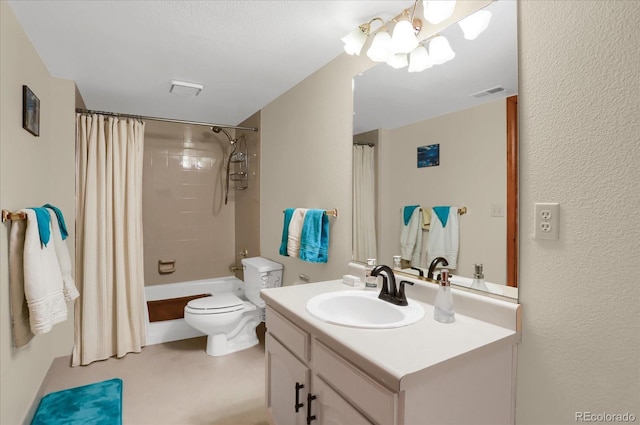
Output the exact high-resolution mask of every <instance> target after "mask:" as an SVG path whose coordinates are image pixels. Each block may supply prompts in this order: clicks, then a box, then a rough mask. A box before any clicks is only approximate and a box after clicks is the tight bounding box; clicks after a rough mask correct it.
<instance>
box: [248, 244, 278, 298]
mask: <svg viewBox="0 0 640 425" xmlns="http://www.w3.org/2000/svg"><path fill="white" fill-rule="evenodd" d="M242 265H243V266H244V295H245V297H247V299H248V300H249V301H251V302H252V303H253V304H255V305H257V306H258V307H260V308H264V307H265V302H264V300H263V299H262V298H260V290H261V289H263V288H276V287H279V286H282V264H280V263H276V262H275V261H271V260H268V259H266V258H262V257H252V258H244V259H242Z"/></svg>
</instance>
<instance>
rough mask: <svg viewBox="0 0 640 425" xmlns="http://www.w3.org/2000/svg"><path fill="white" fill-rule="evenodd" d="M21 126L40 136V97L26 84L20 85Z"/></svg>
mask: <svg viewBox="0 0 640 425" xmlns="http://www.w3.org/2000/svg"><path fill="white" fill-rule="evenodd" d="M22 128H24V129H25V130H27V131H28V132H29V133H31V134H33V135H34V136H40V99H38V97H37V96H36V95H35V94H33V92H32V91H31V89H30V88H29V87H27V86H22Z"/></svg>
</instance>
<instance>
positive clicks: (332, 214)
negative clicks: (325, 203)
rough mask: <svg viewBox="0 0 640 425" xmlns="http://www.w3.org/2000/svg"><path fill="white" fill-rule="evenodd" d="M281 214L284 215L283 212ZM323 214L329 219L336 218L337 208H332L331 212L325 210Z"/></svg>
mask: <svg viewBox="0 0 640 425" xmlns="http://www.w3.org/2000/svg"><path fill="white" fill-rule="evenodd" d="M282 212H283V213H284V210H283V211H282ZM324 213H325V214H326V215H330V216H331V217H336V218H338V209H337V208H334V209H332V210H325V211H324Z"/></svg>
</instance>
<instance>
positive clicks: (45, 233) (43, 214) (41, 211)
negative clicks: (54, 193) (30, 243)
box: [29, 207, 51, 246]
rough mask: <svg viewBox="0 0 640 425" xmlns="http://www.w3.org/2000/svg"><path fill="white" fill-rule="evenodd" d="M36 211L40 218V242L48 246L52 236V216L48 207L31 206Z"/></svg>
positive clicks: (37, 216)
mask: <svg viewBox="0 0 640 425" xmlns="http://www.w3.org/2000/svg"><path fill="white" fill-rule="evenodd" d="M29 209H30V210H33V211H35V213H36V218H37V219H38V232H39V233H40V243H41V244H42V245H44V246H47V244H48V243H49V239H50V238H51V227H49V226H50V224H51V216H50V215H49V211H48V210H47V209H46V208H38V207H34V208H29Z"/></svg>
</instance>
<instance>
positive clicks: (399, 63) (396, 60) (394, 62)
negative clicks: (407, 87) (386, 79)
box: [387, 53, 409, 69]
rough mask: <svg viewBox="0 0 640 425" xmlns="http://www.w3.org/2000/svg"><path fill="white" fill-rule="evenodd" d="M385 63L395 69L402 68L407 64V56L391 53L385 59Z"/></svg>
mask: <svg viewBox="0 0 640 425" xmlns="http://www.w3.org/2000/svg"><path fill="white" fill-rule="evenodd" d="M387 65H389V66H390V67H392V68H395V69H400V68H404V67H405V66H407V65H409V59H408V58H407V54H406V53H396V54H395V55H392V56H391V57H390V58H389V60H388V61H387Z"/></svg>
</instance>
